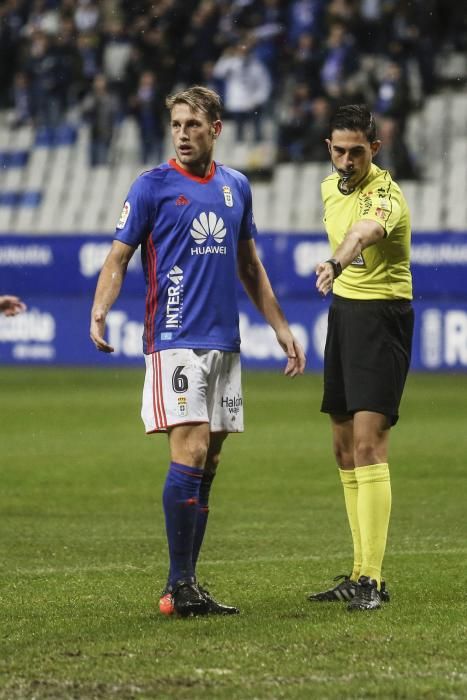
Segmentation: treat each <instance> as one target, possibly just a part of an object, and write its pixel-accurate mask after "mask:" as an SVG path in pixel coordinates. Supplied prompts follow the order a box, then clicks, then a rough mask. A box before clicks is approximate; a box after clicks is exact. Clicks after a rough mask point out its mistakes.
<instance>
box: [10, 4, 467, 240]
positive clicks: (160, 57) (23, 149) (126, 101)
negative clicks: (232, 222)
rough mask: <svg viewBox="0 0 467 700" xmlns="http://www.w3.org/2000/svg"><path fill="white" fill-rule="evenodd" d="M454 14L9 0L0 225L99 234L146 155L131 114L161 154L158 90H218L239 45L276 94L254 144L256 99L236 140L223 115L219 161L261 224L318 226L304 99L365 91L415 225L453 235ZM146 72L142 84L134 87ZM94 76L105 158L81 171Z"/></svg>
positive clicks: (463, 127) (460, 33) (461, 108)
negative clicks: (103, 84) (242, 180)
mask: <svg viewBox="0 0 467 700" xmlns="http://www.w3.org/2000/svg"><path fill="white" fill-rule="evenodd" d="M466 23H467V20H466V17H465V13H464V12H463V11H462V10H460V9H459V4H458V3H455V2H454V1H452V2H451V1H450V0H449V1H446V2H441V0H430V2H422V0H414V2H412V3H410V4H407V3H403V2H396V1H394V2H389V3H388V2H386V3H383V2H381V1H379V0H374V2H372V3H369V2H364V1H363V0H362V1H361V2H359V1H357V0H289V1H288V2H284V1H281V0H243V1H242V2H235V1H233V0H232V1H231V2H227V1H224V0H189V1H186V0H185V1H183V2H182V1H181V0H159V1H158V2H151V3H150V2H145V1H144V0H141V1H140V2H136V3H125V2H120V1H119V0H106V1H105V2H101V3H97V2H93V1H92V0H88V1H87V2H82V0H68V1H67V2H58V1H54V0H44V1H43V2H35V3H33V2H28V1H23V2H10V1H8V0H7V1H6V2H3V3H2V4H1V5H0V66H1V67H0V166H1V167H0V232H4V233H6V232H7V233H32V234H34V233H38V234H44V233H109V234H111V233H112V232H113V230H114V226H115V221H116V219H117V218H118V214H119V211H120V208H121V203H122V201H123V199H124V197H125V193H126V191H127V189H128V186H129V184H130V183H131V182H132V180H133V179H134V177H135V175H137V173H138V172H141V171H142V170H144V169H147V168H148V167H150V165H151V163H144V162H143V161H142V150H143V149H142V134H143V126H142V120H143V119H146V118H149V117H150V119H152V120H156V121H155V122H153V123H156V122H157V124H158V125H160V127H161V130H164V131H165V139H164V145H163V151H164V155H165V156H168V155H169V154H170V153H171V149H170V143H169V141H170V139H169V135H168V133H167V129H166V127H165V114H164V107H163V96H164V95H165V94H166V93H167V92H169V91H170V90H173V89H177V88H179V87H182V86H183V85H186V84H187V83H192V82H203V83H205V84H209V85H212V86H213V87H215V88H217V89H219V90H220V91H221V93H222V92H223V88H224V85H223V82H222V80H219V79H216V78H215V77H213V76H215V75H216V70H215V65H216V63H217V62H218V61H221V60H223V59H224V58H225V55H226V54H228V53H229V51H230V50H231V47H233V46H236V45H238V44H239V43H242V42H247V43H248V46H249V47H252V49H251V50H252V52H253V54H254V58H255V60H256V61H262V62H263V65H264V67H265V68H266V69H267V71H268V72H269V74H270V75H271V77H272V78H273V83H274V89H273V93H272V96H271V98H270V99H269V101H268V103H267V105H266V106H265V107H264V108H263V109H262V110H261V111H262V114H261V141H257V140H255V134H257V129H256V126H257V125H255V123H254V117H255V108H254V105H253V107H251V111H252V113H253V123H247V124H246V125H245V130H244V135H243V137H242V140H241V141H240V140H239V139H238V131H237V124H236V122H235V119H234V118H231V115H229V114H227V115H226V117H227V118H226V121H225V126H224V132H223V135H222V138H221V139H220V140H219V143H218V149H217V153H216V157H217V159H218V160H219V161H223V162H226V163H228V164H229V165H231V166H232V167H236V168H238V169H240V170H243V171H245V172H247V173H248V174H249V176H250V178H251V180H252V185H253V196H254V205H255V216H256V220H257V223H258V226H259V229H260V230H263V231H285V232H291V233H294V232H297V233H301V232H313V231H321V230H322V223H321V205H320V200H319V182H320V180H321V179H322V178H323V177H324V176H326V174H327V173H328V172H329V166H328V164H327V163H326V162H318V161H315V162H313V160H310V159H309V157H308V155H307V154H309V153H311V154H314V153H316V148H315V147H316V143H313V139H316V138H319V139H320V140H321V136H319V134H320V133H321V132H320V130H319V129H317V128H316V129H315V130H313V129H312V128H311V127H313V126H317V125H316V124H315V121H314V120H316V119H317V114H316V110H315V109H314V107H316V101H317V100H320V101H321V102H320V105H324V108H325V109H327V108H329V109H331V108H332V107H333V106H335V105H337V104H342V103H344V102H351V101H356V100H365V101H367V102H368V103H369V104H370V105H371V106H372V108H373V109H374V110H375V111H376V113H377V116H378V117H379V121H380V123H381V126H382V129H383V131H384V133H385V134H387V135H388V136H387V138H388V140H387V143H386V155H385V158H386V160H385V161H384V163H383V165H384V167H388V168H389V169H390V170H391V171H393V174H394V175H395V176H396V177H397V178H398V179H399V180H400V182H401V184H402V186H403V189H404V192H405V194H406V197H407V199H408V200H409V203H410V206H411V211H412V219H413V226H414V229H415V230H418V231H427V232H428V231H440V230H448V231H465V230H466V229H467V198H466V197H465V192H466V191H467V169H466V166H465V163H466V160H467V158H466V156H467V119H466V116H467V55H466V51H465V49H466V47H467V27H466ZM375 46H376V47H377V48H375ZM185 51H190V57H191V59H192V60H189V61H187V60H185V53H184V52H185ZM195 59H196V60H195ZM145 71H146V73H147V72H148V71H149V72H152V74H153V76H154V80H153V81H152V83H153V84H152V87H151V88H150V89H149V88H148V83H147V82H146V83H145V85H146V88H145V91H142V87H141V85H142V83H141V82H140V77H141V75H142V74H143V73H144V72H145ZM101 73H104V74H105V77H106V79H107V83H108V86H109V90H110V91H111V93H112V96H113V97H114V98H115V104H118V109H117V110H116V115H115V123H114V125H113V127H112V132H113V136H112V139H111V143H110V148H109V150H108V156H107V155H106V156H105V157H106V159H107V160H106V162H104V163H103V164H101V163H99V164H97V165H95V166H94V167H93V166H92V165H91V162H92V158H91V155H90V154H91V145H92V140H93V139H94V138H95V135H94V129H93V127H92V125H91V124H90V122H89V118H88V117H87V116H86V114H87V112H86V110H85V109H84V107H83V105H85V104H86V103H87V101H89V99H88V98H89V95H90V94H91V92H92V90H93V84H94V79H95V77H96V76H99V75H100V74H101ZM304 82H305V83H306V89H302V88H301V87H300V86H302V85H303V83H304ZM149 83H150V84H151V81H149ZM143 84H144V81H143ZM148 90H149V93H148ZM143 93H144V94H143ZM145 110H146V111H145ZM147 110H149V112H148V111H147ZM257 111H258V110H257ZM145 115H146V116H145ZM148 115H149V116H148ZM107 116H108V115H107ZM257 117H258V118H259V111H258V114H257ZM284 125H286V126H287V128H283V127H284ZM391 134H395V137H394V141H393V142H392V141H391V138H393V137H392V136H391ZM290 138H293V139H294V141H293V143H292V144H289V143H288V141H287V139H290ZM297 139H298V142H297ZM300 139H302V140H303V142H302V143H301V142H300ZM289 145H290V146H291V147H289ZM318 146H319V144H318ZM323 150H324V147H323Z"/></svg>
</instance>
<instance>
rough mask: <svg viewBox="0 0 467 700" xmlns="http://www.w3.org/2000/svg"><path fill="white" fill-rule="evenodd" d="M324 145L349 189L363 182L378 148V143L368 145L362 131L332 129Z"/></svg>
mask: <svg viewBox="0 0 467 700" xmlns="http://www.w3.org/2000/svg"><path fill="white" fill-rule="evenodd" d="M326 143H327V144H328V148H329V153H330V154H331V160H332V162H333V164H334V167H335V168H336V170H337V172H338V173H339V175H340V176H341V178H343V180H344V181H345V183H346V186H347V187H349V188H353V187H355V186H356V185H357V184H358V183H359V182H360V181H361V180H363V178H364V177H365V176H366V174H367V173H368V171H369V169H370V165H371V161H372V160H373V156H375V155H376V154H377V152H378V151H379V147H380V141H374V142H373V143H369V141H368V139H367V137H366V136H365V134H364V133H363V132H362V131H349V130H348V129H334V131H333V132H332V135H331V139H326Z"/></svg>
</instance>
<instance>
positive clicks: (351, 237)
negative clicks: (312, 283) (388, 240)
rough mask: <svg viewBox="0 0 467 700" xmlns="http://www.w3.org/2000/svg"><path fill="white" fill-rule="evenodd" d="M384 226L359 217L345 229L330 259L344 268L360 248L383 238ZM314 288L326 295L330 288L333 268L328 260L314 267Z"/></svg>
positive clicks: (363, 248) (358, 253)
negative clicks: (343, 235) (315, 278)
mask: <svg viewBox="0 0 467 700" xmlns="http://www.w3.org/2000/svg"><path fill="white" fill-rule="evenodd" d="M384 233H385V231H384V228H383V227H382V226H381V225H380V224H378V222H377V221H371V220H370V219H361V220H360V221H356V222H355V224H353V226H351V228H349V230H348V231H347V233H346V235H345V238H344V240H343V241H342V243H341V244H340V246H338V247H337V248H336V250H335V251H334V255H333V256H332V259H333V260H335V261H336V262H338V263H339V264H340V266H341V268H342V269H343V270H344V269H345V268H346V267H347V266H348V265H350V263H351V262H352V261H353V260H355V258H357V257H358V256H359V255H360V253H361V252H362V250H365V248H368V247H369V246H370V245H374V244H375V243H377V242H378V241H380V240H381V239H382V238H384ZM316 275H317V280H316V289H317V290H318V291H319V292H321V294H323V295H326V294H327V293H328V292H330V291H331V289H332V284H333V282H334V277H335V275H334V269H333V266H332V265H331V264H330V263H329V262H320V263H319V265H318V266H317V267H316Z"/></svg>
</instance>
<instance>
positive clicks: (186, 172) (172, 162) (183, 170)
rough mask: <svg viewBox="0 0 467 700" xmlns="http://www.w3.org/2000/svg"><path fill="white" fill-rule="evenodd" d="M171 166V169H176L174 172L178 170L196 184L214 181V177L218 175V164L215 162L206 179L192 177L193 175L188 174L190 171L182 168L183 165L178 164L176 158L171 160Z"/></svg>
mask: <svg viewBox="0 0 467 700" xmlns="http://www.w3.org/2000/svg"><path fill="white" fill-rule="evenodd" d="M169 165H170V167H171V168H174V170H177V172H179V173H180V175H184V176H185V177H188V178H189V179H190V180H195V182H201V183H205V182H209V180H212V178H213V177H214V175H215V174H216V164H215V162H214V161H212V163H211V168H210V170H209V173H208V174H207V175H206V177H198V176H197V175H192V174H191V173H189V172H188V170H185V168H182V166H181V165H179V164H178V163H177V161H176V160H175V158H171V159H170V160H169Z"/></svg>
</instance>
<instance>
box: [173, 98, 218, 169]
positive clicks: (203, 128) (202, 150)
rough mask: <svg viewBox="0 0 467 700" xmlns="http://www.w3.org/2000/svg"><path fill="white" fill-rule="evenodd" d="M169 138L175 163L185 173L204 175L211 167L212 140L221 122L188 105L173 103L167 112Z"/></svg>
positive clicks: (213, 140)
mask: <svg viewBox="0 0 467 700" xmlns="http://www.w3.org/2000/svg"><path fill="white" fill-rule="evenodd" d="M171 130H172V140H173V144H174V147H175V153H176V155H177V158H176V160H177V163H178V164H179V165H181V166H182V168H185V170H188V171H189V172H191V173H193V174H195V175H198V176H200V177H204V176H205V175H206V174H207V172H208V171H209V168H210V166H211V161H212V154H213V149H214V142H215V140H216V138H217V136H218V135H219V134H220V131H221V122H220V121H215V122H211V121H209V118H208V116H207V114H206V113H205V112H202V111H199V110H192V109H191V107H190V106H189V105H186V104H176V105H175V106H174V107H173V109H172V112H171Z"/></svg>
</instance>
